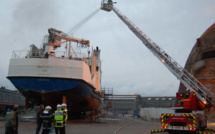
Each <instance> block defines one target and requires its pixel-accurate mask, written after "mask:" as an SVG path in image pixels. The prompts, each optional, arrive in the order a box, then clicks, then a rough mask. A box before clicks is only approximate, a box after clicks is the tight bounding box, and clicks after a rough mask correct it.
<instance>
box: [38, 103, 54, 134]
mask: <svg viewBox="0 0 215 134" xmlns="http://www.w3.org/2000/svg"><path fill="white" fill-rule="evenodd" d="M51 109H52V108H51V107H50V106H46V107H45V110H44V111H43V112H42V113H41V114H40V118H41V119H42V123H43V132H42V134H49V130H50V128H51V123H52V120H53V115H52V114H51V112H50V111H51Z"/></svg>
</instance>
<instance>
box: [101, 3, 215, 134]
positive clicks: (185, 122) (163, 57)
mask: <svg viewBox="0 0 215 134" xmlns="http://www.w3.org/2000/svg"><path fill="white" fill-rule="evenodd" d="M115 3H116V2H112V0H103V1H102V2H101V9H102V10H105V11H107V12H110V11H112V10H113V11H114V12H115V13H116V15H117V16H118V17H119V18H120V19H121V20H122V21H123V22H124V23H125V24H126V25H127V26H128V28H129V29H130V30H131V31H132V32H133V33H134V34H135V35H136V36H137V37H138V38H139V39H140V40H141V41H142V42H143V44H144V45H145V46H146V47H147V48H148V49H149V50H150V51H151V52H152V53H153V54H154V55H155V56H156V57H157V58H158V59H159V60H160V61H161V62H162V63H163V64H164V65H165V66H166V67H167V68H168V69H169V71H170V72H171V73H172V74H173V75H175V77H176V78H177V79H179V80H180V82H181V83H182V84H183V86H184V87H185V88H186V89H187V91H189V92H187V93H184V92H177V93H176V98H177V99H178V100H179V101H180V103H179V104H177V105H175V106H174V107H172V109H174V111H175V112H174V113H172V114H169V113H164V114H161V129H159V130H150V132H151V133H155V132H168V133H176V132H178V133H201V132H202V130H205V129H206V128H207V120H206V116H205V112H204V111H205V110H208V109H210V108H211V107H214V105H215V101H214V94H213V93H212V91H211V90H210V89H208V88H207V87H206V86H204V85H203V84H201V83H200V82H199V81H198V80H197V79H196V78H195V77H194V76H193V75H191V74H190V73H189V72H188V71H187V70H185V69H184V68H183V67H182V66H180V65H179V64H178V63H177V62H176V61H175V60H174V59H173V58H172V57H170V56H169V55H168V54H167V53H166V52H165V51H164V50H163V49H162V48H161V47H159V46H158V45H157V44H156V43H155V42H153V41H152V40H151V39H150V38H149V37H148V36H147V35H146V34H144V33H143V32H142V31H141V30H140V29H139V28H138V27H137V26H136V25H135V24H134V23H132V22H131V21H130V20H129V19H128V18H127V17H126V16H125V15H123V14H122V13H121V12H120V11H119V10H118V9H117V8H116V7H115V6H114V4H115ZM210 130H212V129H210Z"/></svg>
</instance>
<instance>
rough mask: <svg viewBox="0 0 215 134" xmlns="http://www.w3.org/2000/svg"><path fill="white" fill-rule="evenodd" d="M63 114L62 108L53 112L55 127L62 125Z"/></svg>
mask: <svg viewBox="0 0 215 134" xmlns="http://www.w3.org/2000/svg"><path fill="white" fill-rule="evenodd" d="M64 119H65V116H64V114H63V111H62V110H56V111H55V112H54V122H55V123H54V124H55V125H54V126H55V127H63V126H64V125H63V122H64Z"/></svg>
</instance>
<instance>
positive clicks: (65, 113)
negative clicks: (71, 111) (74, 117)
mask: <svg viewBox="0 0 215 134" xmlns="http://www.w3.org/2000/svg"><path fill="white" fill-rule="evenodd" d="M63 115H64V116H65V118H64V121H63V125H64V126H66V123H67V119H68V114H67V110H66V109H63Z"/></svg>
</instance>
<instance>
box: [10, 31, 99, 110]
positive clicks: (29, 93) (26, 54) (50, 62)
mask: <svg viewBox="0 0 215 134" xmlns="http://www.w3.org/2000/svg"><path fill="white" fill-rule="evenodd" d="M48 32H49V34H48V35H46V36H45V37H44V40H43V43H42V46H41V48H37V47H36V46H35V45H34V44H33V45H30V50H27V51H21V50H20V51H13V55H12V58H11V59H10V63H9V71H8V76H7V78H8V79H9V80H10V81H11V83H12V84H13V85H14V86H15V87H16V88H17V89H18V90H19V92H20V93H22V94H23V95H24V96H25V97H26V102H25V107H26V108H28V107H31V106H34V105H39V104H45V105H51V106H52V108H53V109H55V108H56V105H57V104H62V103H66V104H67V108H68V111H70V112H72V113H84V112H87V111H93V110H98V109H99V106H100V102H101V98H100V83H101V61H100V50H99V48H98V47H96V49H93V48H92V49H91V51H90V48H89V46H90V42H89V41H88V40H83V39H78V38H74V37H70V36H69V35H67V34H66V33H64V32H62V31H59V30H56V29H53V28H50V29H48ZM63 45H64V47H61V46H63ZM75 48H76V49H75ZM59 49H60V50H61V51H57V50H59ZM78 50H79V51H78ZM83 51H84V52H85V53H83Z"/></svg>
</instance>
